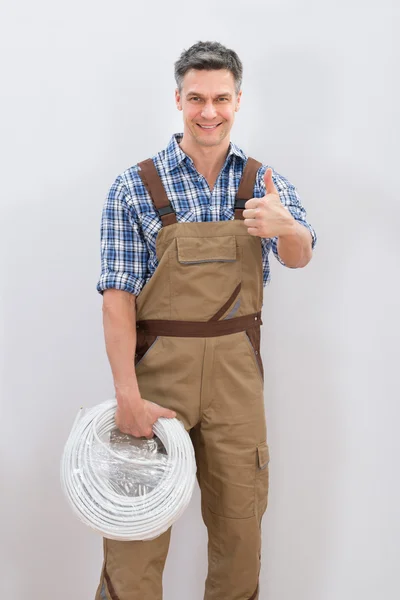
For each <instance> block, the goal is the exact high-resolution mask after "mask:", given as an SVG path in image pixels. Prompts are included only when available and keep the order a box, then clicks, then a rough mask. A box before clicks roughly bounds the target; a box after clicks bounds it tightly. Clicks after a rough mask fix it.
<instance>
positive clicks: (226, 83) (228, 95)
mask: <svg viewBox="0 0 400 600" xmlns="http://www.w3.org/2000/svg"><path fill="white" fill-rule="evenodd" d="M242 74H243V67H242V63H241V61H240V59H239V57H238V55H237V54H236V52H234V51H233V50H229V49H228V48H225V46H222V44H219V43H218V42H198V43H197V44H194V45H193V46H192V47H191V48H189V50H185V51H184V52H182V54H181V56H180V57H179V60H178V61H177V62H176V63H175V79H176V84H177V90H176V92H175V98H176V105H177V107H178V109H179V110H181V111H183V119H184V128H185V130H184V135H185V136H190V138H191V141H192V142H195V143H198V144H200V145H202V146H216V145H219V144H220V143H221V142H222V140H224V139H226V138H227V136H228V139H229V133H230V130H231V128H232V125H233V122H234V118H235V112H237V111H238V110H239V105H240V98H241V95H242V92H241V85H242Z"/></svg>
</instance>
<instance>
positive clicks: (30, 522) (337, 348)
mask: <svg viewBox="0 0 400 600" xmlns="http://www.w3.org/2000/svg"><path fill="white" fill-rule="evenodd" d="M396 11H397V14H396ZM398 17H399V14H398V9H397V8H395V2H393V3H392V2H389V0H381V1H380V2H379V3H372V2H368V1H367V2H361V0H359V1H356V0H348V1H346V2H341V1H335V2H316V1H310V0H309V1H303V2H301V3H300V2H295V0H279V1H277V0H273V1H271V2H261V1H259V2H256V1H255V0H248V1H247V2H245V3H242V2H239V1H238V0H232V1H231V2H229V3H227V2H219V3H218V2H210V1H209V0H204V1H203V2H201V3H197V4H195V3H194V4H192V3H179V4H171V3H161V2H156V3H154V2H153V3H138V4H136V3H134V2H128V1H127V0H125V1H123V0H120V1H116V2H113V3H111V2H104V1H101V2H99V1H97V2H94V0H91V1H86V2H85V1H84V2H78V1H77V0H70V2H69V3H57V2H50V1H49V0H37V1H36V2H28V1H27V0H24V1H20V2H17V3H14V4H12V3H11V2H5V3H4V2H3V3H2V7H1V14H0V22H1V32H0V40H1V46H2V52H1V61H2V68H1V73H2V108H1V114H0V118H1V127H2V131H1V147H2V150H1V171H2V184H1V195H0V204H1V213H0V214H1V236H0V245H1V247H0V262H1V265H0V268H1V271H0V273H1V292H0V293H1V296H0V309H1V347H0V352H1V371H2V372H1V418H2V434H1V440H0V444H1V446H0V450H1V463H0V467H1V495H0V503H1V509H2V510H1V512H0V519H1V542H0V544H1V553H2V556H1V562H0V564H1V577H0V597H1V598H2V599H3V598H8V599H10V600H26V599H27V598H30V600H47V599H48V600H50V599H51V600H53V599H54V598H57V600H71V599H73V600H88V599H91V598H93V595H94V590H95V588H96V585H97V581H98V577H99V573H100V567H101V560H102V558H101V539H100V538H99V537H98V536H96V535H95V534H94V533H92V532H91V531H90V530H89V529H87V528H86V527H85V526H83V525H82V524H81V523H80V522H79V521H78V520H76V519H75V517H74V516H73V514H72V512H71V511H70V509H69V507H68V506H67V505H66V502H65V501H64V498H63V497H62V494H61V491H60V485H59V475H58V469H59V458H60V455H61V452H62V448H63V445H64V442H65V440H66V437H67V435H68V433H69V429H70V427H71V424H72V421H73V419H74V416H75V414H76V412H77V409H78V407H79V406H80V405H81V404H83V405H85V406H90V405H93V404H96V403H98V402H100V401H102V400H104V399H107V398H109V397H112V395H113V386H112V380H111V375H110V370H109V367H108V363H107V359H106V355H105V350H104V343H103V333H102V323H101V298H100V296H99V295H98V294H97V292H96V290H95V286H96V282H97V277H98V274H99V266H100V262H99V226H100V215H101V208H102V205H103V201H104V198H105V195H106V193H107V190H108V188H109V186H110V185H111V183H112V182H113V180H114V178H115V177H116V175H118V174H119V173H120V172H122V171H123V170H124V169H126V168H127V167H129V166H130V165H132V164H134V163H136V162H137V161H138V160H141V159H144V158H147V157H148V156H150V155H152V154H154V153H155V152H157V151H158V150H159V149H161V148H162V147H164V146H165V145H166V144H167V142H168V140H169V138H170V135H171V134H172V133H173V132H174V131H180V130H181V128H182V127H181V114H180V113H178V112H177V111H176V109H175V106H174V81H173V62H174V60H175V59H176V58H177V57H178V55H179V53H180V52H181V50H182V49H183V48H188V47H189V46H190V45H191V44H192V43H194V42H195V41H197V40H199V39H202V40H205V39H217V40H219V41H221V42H222V43H224V44H226V45H228V46H231V47H233V48H234V49H236V51H237V52H238V53H239V55H240V56H241V58H242V60H243V62H244V66H245V79H244V94H243V102H242V109H241V111H240V113H239V114H238V118H237V123H236V125H235V128H234V130H233V139H234V140H235V141H236V142H237V143H238V144H240V145H241V146H242V147H243V148H244V149H245V150H246V151H247V152H249V153H250V154H251V155H252V156H254V157H255V158H257V159H259V160H263V161H265V162H267V163H269V164H271V165H273V166H274V167H275V168H276V169H277V170H278V172H280V173H282V174H283V175H285V176H286V177H287V178H288V179H289V180H290V181H292V182H293V183H294V184H295V185H296V186H297V188H298V190H299V193H300V194H301V196H302V198H303V201H304V204H305V206H306V208H307V210H308V216H309V219H310V221H311V223H312V224H313V225H314V226H315V228H316V230H317V232H318V235H319V245H318V247H317V251H316V254H315V256H314V259H313V261H312V263H311V264H310V265H309V266H308V267H307V268H306V269H305V270H298V271H293V270H289V269H284V268H283V267H281V266H280V265H279V264H278V263H277V262H276V261H275V259H273V281H272V284H271V286H270V287H269V288H267V289H266V291H265V299H264V309H263V318H264V327H263V346H262V354H263V358H264V361H265V368H266V385H265V389H266V406H267V411H268V432H269V444H270V448H271V466H270V469H271V494H270V506H269V510H268V512H267V516H266V518H265V520H264V524H263V540H264V562H263V569H262V574H261V583H262V593H261V600H267V599H268V600H293V599H294V598H296V600H338V599H339V598H340V600H355V599H356V600H358V599H360V600H361V599H362V600H376V599H377V598H384V599H385V600H386V599H387V600H391V599H394V598H398V597H399V595H400V584H399V579H398V572H397V571H396V569H398V557H399V550H400V544H399V534H400V518H399V505H400V486H399V481H398V473H399V468H398V460H399V450H400V439H399V435H398V426H399V425H398V424H399V418H400V408H399V384H398V359H399V349H398V343H399V318H398V306H399V283H398V276H399V250H398V229H399V219H400V208H399V199H398V185H397V173H398V159H399V155H398V136H399V117H398V112H397V111H398V106H399V104H400V98H399V84H398V68H399V67H398V58H399V42H398V37H396V38H395V35H397V33H396V32H397V31H398V28H399V18H398ZM205 572H206V536H205V531H204V528H203V525H202V522H201V519H200V514H199V496H198V493H197V491H196V494H195V496H194V498H193V502H192V505H191V506H190V508H189V509H188V511H187V512H186V514H185V515H184V516H183V518H182V519H181V521H180V522H179V523H178V524H177V526H176V527H175V529H174V532H173V539H172V547H171V551H170V555H169V560H168V563H167V567H166V572H165V599H166V600H177V599H179V600H184V599H187V598H190V600H201V598H202V594H203V580H204V577H205Z"/></svg>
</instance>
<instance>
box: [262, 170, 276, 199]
mask: <svg viewBox="0 0 400 600" xmlns="http://www.w3.org/2000/svg"><path fill="white" fill-rule="evenodd" d="M264 182H265V189H266V190H267V194H278V195H279V192H278V190H277V189H276V187H275V184H274V182H273V181H272V169H267V170H266V171H265V175H264Z"/></svg>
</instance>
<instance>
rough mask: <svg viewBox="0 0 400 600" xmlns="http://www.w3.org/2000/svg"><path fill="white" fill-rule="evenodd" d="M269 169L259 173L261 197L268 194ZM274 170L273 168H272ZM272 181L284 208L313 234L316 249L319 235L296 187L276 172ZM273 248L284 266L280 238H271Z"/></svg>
mask: <svg viewBox="0 0 400 600" xmlns="http://www.w3.org/2000/svg"><path fill="white" fill-rule="evenodd" d="M267 168H268V167H263V168H261V169H260V171H259V175H260V176H259V188H260V197H262V196H264V195H265V193H266V190H265V183H264V174H265V171H266V170H267ZM271 168H272V167H271ZM272 179H273V182H274V184H275V187H276V188H277V190H278V192H279V198H280V200H281V202H282V204H283V205H284V206H286V208H287V209H288V211H289V212H290V214H291V215H292V216H293V218H294V219H296V221H297V222H298V223H301V225H303V226H304V227H305V228H306V229H308V231H309V232H310V234H311V244H312V249H314V248H315V245H316V243H317V235H316V233H315V231H314V228H313V227H312V226H311V225H310V223H309V222H308V221H307V212H306V209H305V208H304V206H303V204H302V201H301V199H300V196H299V194H298V192H297V189H296V188H295V186H294V185H292V184H291V183H290V182H289V181H288V180H287V179H286V178H285V177H283V176H282V175H280V174H279V173H277V172H276V171H274V170H273V171H272ZM271 248H272V251H273V253H274V255H275V257H276V258H277V259H278V261H279V262H280V263H281V264H282V265H284V266H286V265H285V263H284V261H283V260H282V259H281V257H280V256H279V253H278V238H277V237H274V238H271Z"/></svg>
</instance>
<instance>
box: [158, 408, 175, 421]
mask: <svg viewBox="0 0 400 600" xmlns="http://www.w3.org/2000/svg"><path fill="white" fill-rule="evenodd" d="M160 417H165V418H166V419H174V418H175V417H176V412H175V411H174V410H170V409H169V408H163V409H162V410H161V412H160Z"/></svg>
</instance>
